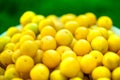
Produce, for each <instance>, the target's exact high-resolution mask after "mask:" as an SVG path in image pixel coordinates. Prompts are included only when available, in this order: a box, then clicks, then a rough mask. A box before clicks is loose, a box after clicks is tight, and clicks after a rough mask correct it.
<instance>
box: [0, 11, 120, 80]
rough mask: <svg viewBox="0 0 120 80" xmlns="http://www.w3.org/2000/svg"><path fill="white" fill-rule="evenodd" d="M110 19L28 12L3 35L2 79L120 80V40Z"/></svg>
mask: <svg viewBox="0 0 120 80" xmlns="http://www.w3.org/2000/svg"><path fill="white" fill-rule="evenodd" d="M112 26H113V23H112V20H111V18H110V17H108V16H101V17H99V18H98V19H97V18H96V15H95V14H94V13H91V12H88V13H85V14H80V15H78V16H76V15H74V14H71V13H69V14H64V15H62V16H60V17H59V18H58V17H57V16H56V15H49V16H47V17H45V16H43V15H40V14H35V13H34V12H32V11H26V12H25V13H24V14H23V15H22V16H21V17H20V27H19V28H18V27H16V26H12V27H10V28H9V29H8V30H7V31H6V33H5V34H4V35H3V36H1V37H0V80H120V36H118V35H117V34H115V33H114V32H113V31H112V30H111V28H112Z"/></svg>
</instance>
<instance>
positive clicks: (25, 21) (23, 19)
mask: <svg viewBox="0 0 120 80" xmlns="http://www.w3.org/2000/svg"><path fill="white" fill-rule="evenodd" d="M35 15H36V14H35V13H34V12H32V11H26V12H25V13H24V14H23V15H22V16H21V17H20V24H21V25H22V26H25V25H26V24H28V23H30V22H31V20H32V18H33V17H34V16H35Z"/></svg>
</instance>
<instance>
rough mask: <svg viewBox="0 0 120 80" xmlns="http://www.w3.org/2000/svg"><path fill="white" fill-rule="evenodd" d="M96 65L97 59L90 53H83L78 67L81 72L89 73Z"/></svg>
mask: <svg viewBox="0 0 120 80" xmlns="http://www.w3.org/2000/svg"><path fill="white" fill-rule="evenodd" d="M96 66H97V61H96V60H95V58H94V57H93V56H92V55H90V54H86V55H84V56H83V57H82V58H81V60H80V67H81V71H82V72H83V73H86V74H90V73H91V72H92V71H93V69H94V68H95V67H96Z"/></svg>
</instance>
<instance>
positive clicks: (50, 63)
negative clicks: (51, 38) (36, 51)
mask: <svg viewBox="0 0 120 80" xmlns="http://www.w3.org/2000/svg"><path fill="white" fill-rule="evenodd" d="M42 62H43V64H45V65H46V66H47V67H48V68H49V69H53V68H55V67H56V66H58V65H59V63H60V54H59V53H58V52H57V51H55V50H47V51H45V52H44V53H43V57H42Z"/></svg>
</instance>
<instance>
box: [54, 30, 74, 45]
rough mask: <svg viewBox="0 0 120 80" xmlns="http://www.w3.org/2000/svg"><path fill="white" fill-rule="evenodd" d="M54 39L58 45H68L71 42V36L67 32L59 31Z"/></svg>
mask: <svg viewBox="0 0 120 80" xmlns="http://www.w3.org/2000/svg"><path fill="white" fill-rule="evenodd" d="M55 39H56V41H57V43H58V45H69V44H71V42H72V40H73V35H72V33H71V32H70V31H69V30H67V29H61V30H59V31H58V32H57V33H56V35H55Z"/></svg>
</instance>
